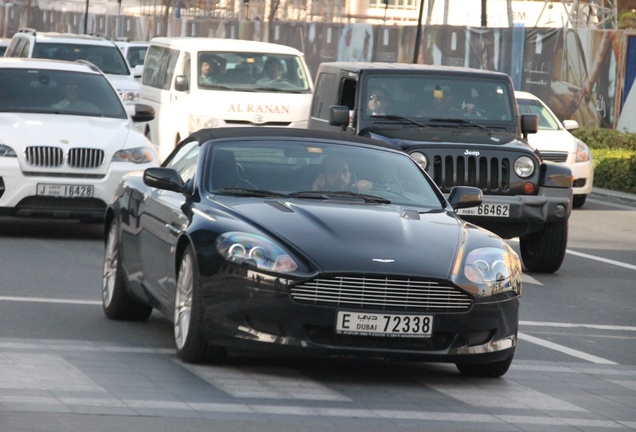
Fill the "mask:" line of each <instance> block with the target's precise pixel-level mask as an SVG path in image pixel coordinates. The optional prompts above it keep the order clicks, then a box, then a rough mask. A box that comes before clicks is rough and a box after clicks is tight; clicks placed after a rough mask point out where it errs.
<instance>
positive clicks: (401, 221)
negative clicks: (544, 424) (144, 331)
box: [102, 128, 521, 377]
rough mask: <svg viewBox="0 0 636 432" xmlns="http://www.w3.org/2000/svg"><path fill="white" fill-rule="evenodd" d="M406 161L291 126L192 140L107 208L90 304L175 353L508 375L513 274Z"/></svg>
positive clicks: (474, 200) (503, 253)
mask: <svg viewBox="0 0 636 432" xmlns="http://www.w3.org/2000/svg"><path fill="white" fill-rule="evenodd" d="M481 201H482V193H481V190H479V189H477V188H473V187H464V186H458V187H455V188H454V189H453V190H452V192H451V193H450V195H449V197H448V200H446V199H445V198H444V195H443V194H442V193H441V192H440V191H439V190H438V189H437V187H436V186H435V184H434V183H433V182H432V181H431V179H430V178H429V177H428V175H427V174H426V173H425V172H424V171H422V170H421V169H420V167H419V166H418V165H417V164H416V163H415V162H414V161H413V160H412V159H411V158H410V157H409V156H407V155H406V154H404V153H401V152H399V151H396V150H392V149H390V148H387V147H385V146H384V145H383V144H381V143H380V142H378V141H375V140H371V139H368V138H362V137H353V136H348V135H347V136H345V135H343V134H335V133H328V132H317V131H308V130H303V129H289V128H221V129H204V130H201V131H198V132H196V133H194V134H192V135H191V136H190V137H188V138H187V139H185V140H184V141H182V142H181V143H180V144H179V145H178V146H177V148H176V149H175V150H174V151H173V152H172V153H171V155H170V156H169V157H168V158H167V159H166V160H165V162H164V163H163V164H162V166H161V167H152V168H148V169H146V170H145V171H137V172H135V173H129V174H127V175H126V176H125V177H124V178H123V179H122V181H121V182H120V184H119V186H118V188H117V191H116V193H115V195H114V197H113V199H112V200H111V202H110V204H109V207H108V209H107V212H106V224H105V233H106V242H105V243H106V244H105V255H104V268H103V270H104V271H103V290H102V298H103V308H104V312H105V314H106V315H107V316H108V317H109V318H111V319H121V320H138V321H142V320H145V319H147V318H148V317H149V315H150V314H151V312H152V310H153V309H156V310H157V311H159V312H161V313H163V314H164V315H166V316H167V317H169V318H170V319H171V320H172V321H173V322H174V338H175V343H176V350H177V354H178V355H179V357H180V358H181V359H182V360H183V361H186V362H204V361H218V360H220V359H222V358H223V357H224V356H225V355H226V353H227V351H228V350H232V349H240V350H251V351H257V350H259V349H269V350H273V351H275V352H279V353H295V354H298V353H301V354H311V355H326V356H328V355H332V354H333V355H345V356H364V357H367V358H368V357H382V358H401V359H411V360H420V361H434V362H448V363H455V364H456V365H457V368H458V369H459V371H460V372H462V373H464V374H467V375H477V376H489V377H496V376H501V375H503V374H505V373H506V371H507V370H508V368H509V367H510V364H511V362H512V358H513V355H514V351H515V347H516V341H517V327H518V320H519V315H518V312H519V299H520V296H521V264H520V260H519V258H518V257H517V255H516V253H515V252H514V251H513V250H512V249H511V248H510V247H509V246H508V245H507V244H506V243H505V242H504V241H503V240H502V239H501V238H499V237H497V236H496V235H494V234H492V233H491V232H489V231H486V230H484V229H482V228H479V227H477V226H475V225H472V224H468V223H466V222H465V221H463V220H462V219H460V218H459V217H458V216H457V215H456V214H455V212H454V210H456V209H458V208H465V207H471V206H476V205H479V204H480V203H481Z"/></svg>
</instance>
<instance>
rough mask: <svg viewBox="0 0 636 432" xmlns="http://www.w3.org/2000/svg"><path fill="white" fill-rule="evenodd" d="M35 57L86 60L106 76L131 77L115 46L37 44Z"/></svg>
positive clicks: (34, 51)
mask: <svg viewBox="0 0 636 432" xmlns="http://www.w3.org/2000/svg"><path fill="white" fill-rule="evenodd" d="M33 57H36V58H48V59H54V60H67V61H75V60H86V61H89V62H91V63H93V64H94V65H95V66H97V67H98V68H99V69H100V70H101V71H102V72H104V73H105V74H111V75H130V69H128V65H127V64H126V60H125V59H124V56H123V55H122V53H121V51H120V50H119V48H117V47H116V46H115V45H112V46H110V45H86V44H70V43H41V42H40V43H37V44H35V47H34V49H33Z"/></svg>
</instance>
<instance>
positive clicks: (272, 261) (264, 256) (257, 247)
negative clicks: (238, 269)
mask: <svg viewBox="0 0 636 432" xmlns="http://www.w3.org/2000/svg"><path fill="white" fill-rule="evenodd" d="M216 249H217V250H218V251H219V253H220V254H221V255H222V256H223V257H224V258H225V259H226V260H228V261H231V262H236V263H245V264H248V265H251V266H253V267H256V268H258V269H260V270H269V271H275V272H278V273H290V272H293V271H294V270H296V269H297V268H298V265H297V264H296V262H295V261H294V260H293V259H292V257H290V256H289V255H288V254H287V253H286V252H285V251H284V250H283V249H282V248H281V247H279V246H278V245H276V244H275V243H274V242H272V241H271V240H268V239H266V238H265V237H262V236H259V235H256V234H251V233H244V232H238V231H231V232H226V233H224V234H221V235H220V236H219V237H218V238H217V239H216Z"/></svg>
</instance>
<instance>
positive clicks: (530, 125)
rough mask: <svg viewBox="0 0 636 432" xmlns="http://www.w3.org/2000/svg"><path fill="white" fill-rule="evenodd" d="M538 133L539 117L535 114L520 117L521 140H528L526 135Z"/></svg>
mask: <svg viewBox="0 0 636 432" xmlns="http://www.w3.org/2000/svg"><path fill="white" fill-rule="evenodd" d="M538 131H539V116H538V115H536V114H522V115H521V133H522V134H523V139H528V134H531V133H537V132H538Z"/></svg>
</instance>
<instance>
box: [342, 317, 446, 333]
mask: <svg viewBox="0 0 636 432" xmlns="http://www.w3.org/2000/svg"><path fill="white" fill-rule="evenodd" d="M336 333H338V334H346V335H355V336H388V337H416V338H430V337H431V335H432V334H433V316H432V315H402V314H400V315H397V314H378V313H368V312H349V311H338V318H337V322H336Z"/></svg>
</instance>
